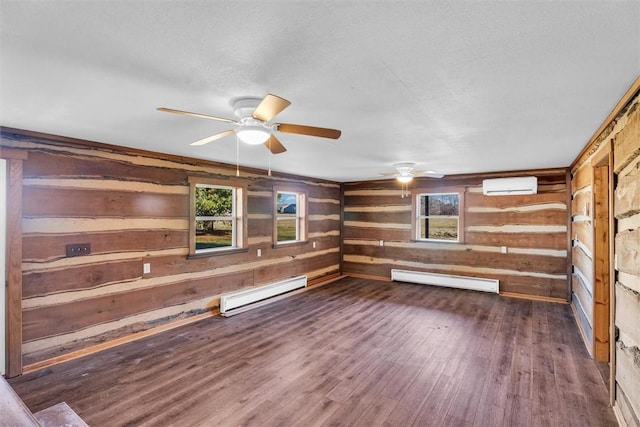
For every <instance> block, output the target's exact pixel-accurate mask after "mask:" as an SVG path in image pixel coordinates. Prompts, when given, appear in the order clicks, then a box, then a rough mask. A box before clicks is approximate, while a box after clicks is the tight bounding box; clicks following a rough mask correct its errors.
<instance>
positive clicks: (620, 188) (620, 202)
mask: <svg viewBox="0 0 640 427" xmlns="http://www.w3.org/2000/svg"><path fill="white" fill-rule="evenodd" d="M615 197H616V203H615V213H614V214H615V217H616V218H618V219H620V218H624V217H626V216H630V215H633V214H635V213H638V212H640V208H639V206H640V156H638V158H637V160H636V161H635V165H634V167H633V169H631V170H630V171H629V172H628V173H627V174H625V175H622V176H620V177H619V178H618V185H617V186H616V194H615Z"/></svg>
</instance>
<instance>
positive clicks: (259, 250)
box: [256, 249, 262, 258]
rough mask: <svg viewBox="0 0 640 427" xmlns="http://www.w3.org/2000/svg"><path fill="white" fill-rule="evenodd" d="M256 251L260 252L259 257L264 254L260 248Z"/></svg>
mask: <svg viewBox="0 0 640 427" xmlns="http://www.w3.org/2000/svg"><path fill="white" fill-rule="evenodd" d="M256 252H257V253H258V258H260V257H261V256H262V249H258V250H257V251H256Z"/></svg>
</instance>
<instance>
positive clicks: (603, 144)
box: [571, 78, 640, 425]
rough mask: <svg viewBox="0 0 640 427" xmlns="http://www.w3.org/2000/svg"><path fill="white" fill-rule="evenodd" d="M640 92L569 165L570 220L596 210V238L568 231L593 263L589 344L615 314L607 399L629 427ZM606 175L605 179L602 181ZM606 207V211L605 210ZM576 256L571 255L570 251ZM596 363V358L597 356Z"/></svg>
mask: <svg viewBox="0 0 640 427" xmlns="http://www.w3.org/2000/svg"><path fill="white" fill-rule="evenodd" d="M639 89H640V78H637V79H636V80H635V82H634V83H633V84H632V85H631V87H630V88H629V90H628V91H627V92H626V93H625V95H624V96H623V97H622V99H621V100H620V101H619V102H618V104H617V105H616V106H615V108H614V109H613V111H612V112H611V114H609V116H608V117H607V119H606V120H605V121H604V122H603V123H602V125H601V126H600V127H599V128H598V130H597V131H596V133H595V134H594V135H593V137H592V138H591V139H590V140H589V142H588V143H587V145H586V146H585V147H584V149H583V150H582V152H581V153H580V154H579V155H578V157H577V158H576V159H575V160H574V162H573V164H572V165H571V171H572V173H573V179H572V184H571V188H572V190H573V197H574V200H573V203H572V212H571V215H572V216H573V217H574V218H579V217H585V216H587V215H586V213H585V207H586V206H587V203H588V202H589V198H590V197H593V199H594V200H595V204H596V206H593V209H594V210H595V211H596V212H595V219H596V221H595V228H596V230H595V233H594V232H593V228H594V225H593V224H589V223H588V222H582V223H581V224H582V225H579V224H578V223H576V222H574V223H573V227H572V228H573V230H572V237H574V236H575V235H576V234H577V235H578V238H579V239H580V246H581V247H583V248H585V250H586V252H587V253H589V254H590V255H591V256H592V257H593V261H592V265H594V266H595V273H594V277H593V279H590V280H591V283H589V285H591V286H592V289H594V294H593V295H594V314H595V325H596V326H598V325H599V327H596V332H595V336H594V339H595V342H596V343H599V342H601V341H602V340H603V336H604V338H606V335H607V334H606V333H605V334H602V333H600V332H598V329H601V330H606V329H608V328H607V325H605V324H604V322H605V321H606V313H604V312H603V311H606V304H610V305H611V306H614V307H615V312H614V313H612V312H611V311H610V312H609V314H610V315H611V316H614V317H615V324H616V325H617V326H618V328H619V337H618V338H617V340H618V341H617V342H616V343H615V345H614V344H613V343H612V344H611V345H610V347H609V349H610V351H612V352H615V354H612V355H611V358H610V362H611V363H610V366H611V370H610V373H611V384H610V396H611V403H612V404H614V403H615V405H616V407H617V408H621V409H620V410H621V411H622V415H623V416H624V418H625V419H626V420H627V422H631V425H635V424H640V423H638V419H639V417H638V414H639V413H640V412H639V411H640V408H639V407H638V406H637V405H629V400H628V399H627V397H626V396H628V394H629V393H631V394H634V393H635V391H634V389H635V388H636V387H637V383H638V378H640V366H639V365H638V364H637V363H628V359H624V358H625V357H627V356H628V354H625V353H624V352H625V351H627V350H625V349H630V348H635V349H637V348H638V346H639V345H640V332H638V331H640V326H638V323H637V319H638V318H639V316H640V305H639V303H638V298H637V290H635V289H634V285H633V284H632V283H640V279H639V277H640V271H639V270H638V265H639V264H640V258H639V257H638V255H637V254H638V252H640V251H639V249H638V248H639V242H640V234H638V225H639V224H640V221H634V220H633V218H635V215H637V213H638V212H640V199H639V198H638V193H639V190H640V185H639V181H638V179H639V178H638V177H639V176H640V175H639V174H638V168H639V167H640V166H638V165H639V164H640V159H639V157H640V91H639ZM611 151H613V156H610V154H609V153H611ZM611 159H613V164H611ZM594 167H595V169H594ZM607 168H610V169H612V170H613V174H610V173H609V172H608V171H607V170H606V169H607ZM599 169H601V170H599ZM605 173H606V175H607V176H605V175H603V174H605ZM614 175H617V177H615V176H614ZM604 179H608V180H609V182H606V183H605V182H604ZM614 183H615V185H616V188H615V192H614V191H613V189H612V187H613V184H614ZM578 190H580V191H578ZM602 192H608V193H609V194H608V196H609V197H608V198H609V202H608V203H607V200H606V199H607V198H606V197H603V196H602ZM592 193H593V196H592ZM614 197H615V198H614ZM611 200H612V201H611ZM605 204H608V205H609V206H608V207H605ZM587 210H588V209H587ZM605 211H607V212H606V213H607V215H608V216H609V217H612V216H613V215H614V214H615V217H616V218H617V219H618V226H619V229H618V230H615V232H616V235H615V247H614V249H613V252H614V255H615V258H616V260H617V261H616V265H617V271H618V274H617V276H618V278H619V281H618V282H617V283H616V284H615V294H613V293H612V292H613V291H614V287H613V286H612V284H611V282H613V280H614V279H615V276H613V266H612V263H613V257H611V256H608V254H607V252H609V251H607V247H606V246H608V244H609V242H607V241H606V240H610V239H611V237H612V236H611V235H608V236H607V235H606V232H607V230H606V229H607V228H608V231H609V232H611V233H613V232H614V226H613V223H612V221H611V220H609V221H607V218H606V217H605V215H604V213H605ZM606 222H609V225H608V227H607V224H603V223H606ZM584 224H588V225H587V226H585V225H584ZM623 224H624V226H623ZM575 254H576V250H575V249H574V255H575ZM580 263H582V264H583V265H582V268H584V269H588V268H587V267H586V266H585V265H584V264H585V259H584V258H583V257H580V256H579V257H578V258H575V259H574V260H573V264H574V266H578V264H580ZM607 270H608V271H609V273H608V277H606V276H607ZM612 276H613V277H612ZM605 282H608V283H605ZM573 283H574V289H575V286H576V284H577V279H575V278H574V281H573ZM625 283H627V284H625ZM607 285H608V286H607ZM629 286H630V287H629ZM607 288H608V289H609V290H610V291H609V292H610V293H609V295H608V296H607V295H606V293H607V292H606V290H607ZM576 320H577V321H578V323H579V324H580V322H582V320H581V319H580V316H579V313H577V314H576ZM599 322H602V324H600V323H599ZM610 326H611V325H609V327H610ZM585 344H586V345H587V347H588V348H589V349H590V350H591V348H590V347H591V343H590V342H586V343H585ZM596 347H597V346H596ZM596 357H599V356H598V354H596ZM630 378H635V380H634V381H629V379H630ZM633 399H635V401H636V402H637V401H639V400H638V399H639V397H638V395H637V393H636V394H635V396H634V397H633Z"/></svg>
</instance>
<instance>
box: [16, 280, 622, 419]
mask: <svg viewBox="0 0 640 427" xmlns="http://www.w3.org/2000/svg"><path fill="white" fill-rule="evenodd" d="M9 382H10V384H11V385H12V386H13V387H14V389H15V390H16V392H17V393H18V394H19V395H20V397H21V398H22V399H23V400H24V401H25V403H26V404H27V405H28V407H29V409H30V410H31V411H33V412H37V411H39V410H41V409H44V408H46V407H49V406H53V405H54V404H56V403H59V402H62V401H65V402H67V404H68V405H69V406H70V407H71V408H72V409H73V410H74V411H75V412H76V413H77V414H78V415H79V416H80V417H82V418H83V419H84V420H85V421H86V422H87V424H89V425H91V426H94V427H95V426H134V425H135V426H180V427H189V426H213V425H215V426H223V427H224V426H245V425H247V426H276V425H278V426H280V425H283V426H285V425H286V426H289V425H300V426H305V427H306V426H325V427H326V426H354V425H363V426H364V425H366V426H373V425H380V426H403V427H404V426H410V425H415V426H430V425H437V426H446V425H451V426H471V425H473V426H482V427H486V426H511V425H531V426H538V425H544V426H547V425H549V426H554V425H558V426H560V425H580V426H581V427H588V426H599V427H600V426H614V425H616V421H615V416H614V415H613V412H612V410H611V408H610V407H609V406H608V397H607V388H606V387H605V385H604V383H603V382H602V379H601V376H600V375H599V373H598V370H597V366H596V365H595V363H594V362H593V360H591V359H590V358H589V357H588V354H587V353H586V351H585V350H584V347H583V345H582V342H581V338H580V335H579V333H578V331H577V329H576V326H575V322H574V320H573V318H572V317H571V313H570V310H569V307H568V306H566V305H561V304H553V303H547V302H540V301H528V300H521V299H514V298H503V297H500V296H499V295H495V294H487V293H480V292H472V291H464V290H458V289H446V288H439V287H430V286H422V285H411V284H405V283H397V282H384V281H374V280H370V279H365V278H344V279H341V280H339V281H336V282H334V283H332V284H331V285H327V286H323V287H319V288H315V289H310V290H309V291H307V292H304V293H300V294H296V295H292V296H290V297H288V298H284V299H282V300H279V301H276V302H273V303H272V304H269V305H265V306H262V307H259V308H255V309H253V310H249V311H247V312H245V313H242V314H239V315H237V316H233V317H230V318H221V317H211V318H208V319H204V320H202V321H199V322H196V323H193V324H190V325H185V326H181V327H178V328H176V329H173V330H171V331H167V332H165V333H161V334H158V335H155V336H151V337H146V338H144V339H142V340H139V341H134V342H130V343H127V344H124V345H122V346H119V347H115V348H112V349H109V350H106V351H103V352H101V353H96V354H94V355H91V356H87V357H84V358H81V359H76V360H72V361H68V362H66V363H62V364H59V365H54V366H51V367H49V368H47V369H44V370H41V371H35V372H32V373H29V374H26V375H23V376H21V377H17V378H13V379H11V380H10V381H9Z"/></svg>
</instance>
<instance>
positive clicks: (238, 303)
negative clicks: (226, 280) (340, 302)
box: [220, 276, 307, 314]
mask: <svg viewBox="0 0 640 427" xmlns="http://www.w3.org/2000/svg"><path fill="white" fill-rule="evenodd" d="M306 286H307V276H296V277H291V278H289V279H286V280H282V281H280V282H275V283H270V284H268V285H264V286H257V287H255V288H250V289H244V290H242V291H238V292H232V293H229V294H226V295H223V296H221V297H220V313H221V314H224V313H228V312H229V311H231V310H233V309H236V308H240V307H242V306H245V305H247V304H251V303H254V302H258V301H262V300H265V299H267V298H271V297H274V296H276V295H280V294H283V293H285V292H289V291H292V290H294V289H299V288H304V287H306Z"/></svg>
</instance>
